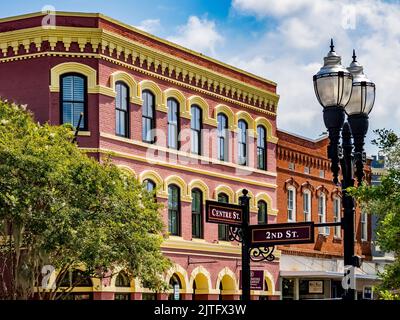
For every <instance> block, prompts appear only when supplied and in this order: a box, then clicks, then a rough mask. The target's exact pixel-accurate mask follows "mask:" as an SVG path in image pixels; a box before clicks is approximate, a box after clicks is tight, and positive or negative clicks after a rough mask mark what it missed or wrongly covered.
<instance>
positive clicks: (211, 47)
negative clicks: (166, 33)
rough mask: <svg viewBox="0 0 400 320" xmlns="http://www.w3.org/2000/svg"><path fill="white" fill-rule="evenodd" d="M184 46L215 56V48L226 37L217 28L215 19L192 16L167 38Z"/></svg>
mask: <svg viewBox="0 0 400 320" xmlns="http://www.w3.org/2000/svg"><path fill="white" fill-rule="evenodd" d="M167 39H168V40H169V41H172V42H175V43H177V44H180V45H182V46H184V47H187V48H190V49H192V50H195V51H199V52H202V53H205V54H210V55H212V56H215V48H216V46H217V45H218V44H221V43H222V42H223V41H224V39H223V37H222V36H221V34H219V32H218V31H217V29H216V25H215V22H214V21H210V20H207V19H200V18H199V17H197V16H190V17H189V19H188V22H187V23H186V24H185V25H183V26H180V27H178V32H177V34H176V35H174V36H172V37H169V38H167Z"/></svg>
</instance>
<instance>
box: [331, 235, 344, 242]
mask: <svg viewBox="0 0 400 320" xmlns="http://www.w3.org/2000/svg"><path fill="white" fill-rule="evenodd" d="M333 242H334V243H342V238H340V237H335V236H333Z"/></svg>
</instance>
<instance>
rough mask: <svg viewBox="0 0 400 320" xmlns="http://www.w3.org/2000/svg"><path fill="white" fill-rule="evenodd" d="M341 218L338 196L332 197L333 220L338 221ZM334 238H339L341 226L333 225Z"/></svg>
mask: <svg viewBox="0 0 400 320" xmlns="http://www.w3.org/2000/svg"><path fill="white" fill-rule="evenodd" d="M340 218H341V202H340V198H339V197H338V196H336V197H334V198H333V222H340ZM334 236H335V238H341V227H340V226H336V227H335V233H334Z"/></svg>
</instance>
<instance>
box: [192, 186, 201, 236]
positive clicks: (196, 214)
mask: <svg viewBox="0 0 400 320" xmlns="http://www.w3.org/2000/svg"><path fill="white" fill-rule="evenodd" d="M202 201H203V197H202V192H201V191H200V190H198V189H195V190H193V191H192V236H193V237H194V238H202V237H203V234H202V233H203V230H202V229H203V228H202V224H203V223H202V220H203V212H202V211H203V207H202V204H203V203H202Z"/></svg>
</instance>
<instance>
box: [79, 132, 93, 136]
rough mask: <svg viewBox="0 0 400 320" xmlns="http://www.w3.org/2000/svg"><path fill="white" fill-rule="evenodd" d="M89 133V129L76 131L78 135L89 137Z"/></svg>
mask: <svg viewBox="0 0 400 320" xmlns="http://www.w3.org/2000/svg"><path fill="white" fill-rule="evenodd" d="M91 135H92V133H91V132H90V131H78V137H90V136H91Z"/></svg>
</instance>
